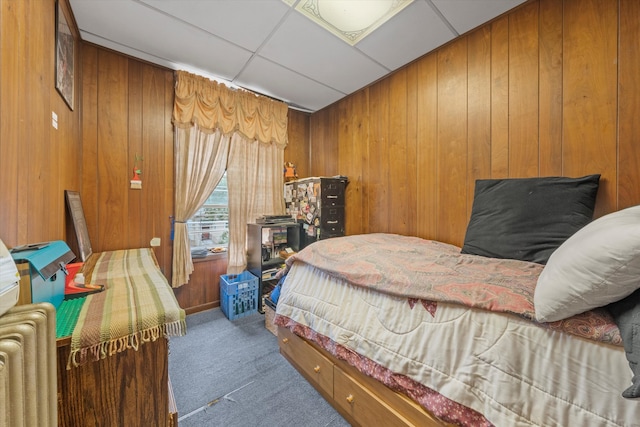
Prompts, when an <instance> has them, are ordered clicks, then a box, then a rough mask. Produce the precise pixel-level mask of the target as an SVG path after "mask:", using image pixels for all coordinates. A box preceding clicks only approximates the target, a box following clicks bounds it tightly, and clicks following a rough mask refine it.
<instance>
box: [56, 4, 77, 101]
mask: <svg viewBox="0 0 640 427" xmlns="http://www.w3.org/2000/svg"><path fill="white" fill-rule="evenodd" d="M74 53H75V40H74V38H73V34H72V33H71V28H70V27H69V23H68V22H67V18H66V16H65V14H64V11H63V10H62V5H61V4H60V0H58V1H56V89H57V90H58V92H60V95H62V98H63V99H64V101H65V102H66V103H67V105H68V106H69V108H70V109H71V110H73V99H74V60H75V58H74Z"/></svg>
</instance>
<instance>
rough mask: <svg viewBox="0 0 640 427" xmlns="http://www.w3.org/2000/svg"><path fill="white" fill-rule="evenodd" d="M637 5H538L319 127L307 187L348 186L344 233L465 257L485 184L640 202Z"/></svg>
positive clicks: (385, 84) (616, 204)
mask: <svg viewBox="0 0 640 427" xmlns="http://www.w3.org/2000/svg"><path fill="white" fill-rule="evenodd" d="M638 40H640V2H637V1H636V0H564V1H558V0H530V1H529V2H527V3H525V4H524V5H522V6H521V7H519V8H517V9H515V10H513V11H511V12H510V13H508V14H506V15H503V16H502V17H500V18H498V19H496V20H494V21H493V22H490V23H488V24H486V25H484V26H482V27H480V28H478V29H475V30H474V31H472V32H470V33H468V34H465V35H463V36H461V37H459V38H457V39H455V40H454V41H452V42H450V43H449V44H447V45H445V46H444V47H442V48H440V49H438V50H436V51H434V52H431V53H429V54H427V55H425V56H424V57H422V58H420V59H419V60H417V61H415V62H413V63H411V64H409V65H407V66H405V67H403V68H402V69H400V70H398V71H397V72H395V73H393V74H392V75H390V76H387V77H386V78H384V79H383V80H381V81H379V82H377V83H375V84H373V85H371V86H369V87H367V88H364V89H362V90H360V91H358V92H356V93H354V94H352V95H351V96H349V97H347V98H345V99H343V100H341V101H339V102H337V103H335V104H333V105H331V106H329V107H327V108H325V109H323V110H321V111H319V112H316V113H314V114H312V115H311V117H310V120H309V126H310V130H309V134H310V142H309V147H310V171H309V174H308V175H335V174H342V175H347V176H348V177H349V181H350V183H349V185H348V186H347V199H346V206H347V209H346V212H347V214H346V215H347V216H346V229H347V234H358V233H369V232H392V233H399V234H406V235H417V236H420V237H424V238H430V239H437V240H442V241H445V242H449V243H453V244H457V245H461V244H462V242H463V241H464V233H465V229H466V226H467V222H468V220H469V216H470V213H471V206H472V203H473V191H474V185H475V180H476V179H480V178H503V177H533V176H550V175H564V176H583V175H587V174H592V173H600V174H602V178H601V185H600V191H599V194H598V201H597V205H596V216H601V215H603V214H605V213H608V212H611V211H614V210H617V209H622V208H624V207H628V206H632V205H635V204H639V203H640V167H639V166H640V144H638V142H637V141H638V137H639V136H640V124H639V123H638V122H639V121H638V120H637V118H636V117H634V115H635V116H637V114H638V111H639V110H638V107H639V106H640V80H638V78H637V75H638V69H640V44H639V43H638Z"/></svg>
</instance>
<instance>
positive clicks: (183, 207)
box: [171, 125, 231, 287]
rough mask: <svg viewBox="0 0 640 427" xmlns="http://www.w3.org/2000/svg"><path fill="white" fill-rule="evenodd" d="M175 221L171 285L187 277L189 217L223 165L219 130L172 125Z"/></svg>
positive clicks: (224, 142)
mask: <svg viewBox="0 0 640 427" xmlns="http://www.w3.org/2000/svg"><path fill="white" fill-rule="evenodd" d="M174 138H175V154H174V156H175V171H176V172H175V173H176V186H175V188H176V190H175V191H176V192H175V209H176V212H175V222H174V231H173V276H172V279H171V286H173V287H178V286H181V285H183V284H185V283H187V282H188V281H189V275H190V274H191V273H192V272H193V262H192V261H191V247H190V244H189V232H188V231H189V230H188V229H187V224H186V221H187V220H188V219H189V218H191V217H192V216H193V215H194V214H195V213H196V211H197V210H198V209H200V206H202V205H203V204H204V202H205V201H206V200H207V198H208V197H209V195H210V194H211V193H212V192H213V190H214V189H215V188H216V186H217V185H218V183H219V182H220V179H221V178H222V175H224V171H225V170H226V167H227V157H228V154H229V141H230V139H231V138H230V137H229V136H228V135H224V134H223V133H222V132H220V131H215V132H214V133H205V132H202V131H201V130H200V128H199V127H198V126H197V125H194V126H193V127H191V128H178V127H176V128H175V135H174Z"/></svg>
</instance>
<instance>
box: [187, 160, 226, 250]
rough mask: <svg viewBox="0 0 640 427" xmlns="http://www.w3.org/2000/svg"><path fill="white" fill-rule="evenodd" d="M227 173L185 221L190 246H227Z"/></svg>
mask: <svg viewBox="0 0 640 427" xmlns="http://www.w3.org/2000/svg"><path fill="white" fill-rule="evenodd" d="M228 194H229V193H228V190H227V173H226V172H225V174H224V175H223V176H222V179H221V180H220V182H219V183H218V186H217V187H216V188H215V190H213V192H212V193H211V195H210V196H209V198H208V199H207V201H206V202H205V203H204V205H202V207H201V208H200V209H199V210H198V211H197V212H196V213H195V215H193V216H192V217H191V218H190V219H189V221H187V227H188V229H189V243H190V245H191V248H192V249H193V248H194V247H204V248H217V247H227V246H228V244H229V196H228Z"/></svg>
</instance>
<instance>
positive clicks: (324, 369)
mask: <svg viewBox="0 0 640 427" xmlns="http://www.w3.org/2000/svg"><path fill="white" fill-rule="evenodd" d="M278 339H279V340H280V351H281V352H282V353H283V354H284V355H285V356H286V357H287V359H289V360H290V361H291V360H295V361H296V362H295V364H296V365H297V367H298V368H299V369H298V370H299V371H300V373H301V374H302V375H303V376H304V377H305V378H306V379H307V381H309V382H311V383H312V384H313V385H314V386H316V388H319V389H320V390H321V391H322V392H324V393H325V394H326V395H327V396H329V397H331V396H333V362H331V361H330V360H329V359H327V358H326V357H324V356H323V355H322V354H320V353H319V352H317V351H316V350H315V349H314V348H313V347H312V346H311V345H310V344H308V343H307V342H306V341H304V340H302V339H301V338H300V337H298V336H297V335H295V334H293V333H292V332H291V331H289V330H288V329H283V328H278Z"/></svg>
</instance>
